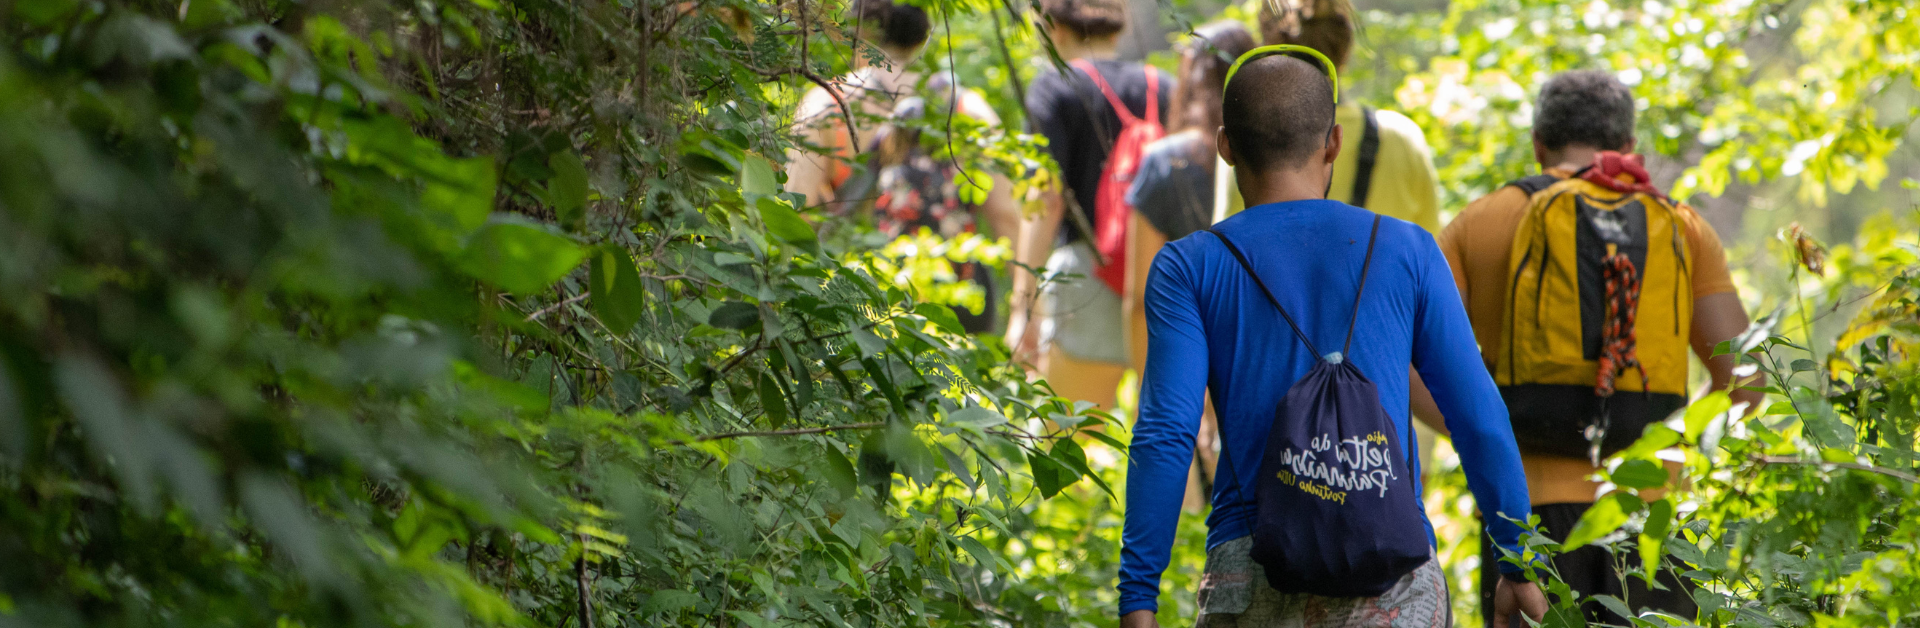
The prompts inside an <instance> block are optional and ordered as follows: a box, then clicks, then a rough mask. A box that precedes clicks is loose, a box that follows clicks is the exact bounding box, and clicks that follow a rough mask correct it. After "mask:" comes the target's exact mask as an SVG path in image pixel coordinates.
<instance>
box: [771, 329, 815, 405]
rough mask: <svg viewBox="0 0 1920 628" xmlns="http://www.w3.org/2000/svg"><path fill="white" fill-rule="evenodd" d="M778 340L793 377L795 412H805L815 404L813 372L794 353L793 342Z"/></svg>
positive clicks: (789, 373) (788, 372)
mask: <svg viewBox="0 0 1920 628" xmlns="http://www.w3.org/2000/svg"><path fill="white" fill-rule="evenodd" d="M763 312H764V310H763ZM776 342H777V344H778V345H779V346H780V356H781V357H782V358H784V359H785V361H786V363H787V376H789V377H791V378H793V379H792V380H791V382H792V384H793V386H792V388H793V408H794V412H805V411H806V409H807V406H809V405H812V404H813V373H812V371H809V370H807V362H806V361H805V360H801V359H800V357H799V356H798V355H796V354H795V353H794V351H793V343H790V342H787V340H786V339H785V338H782V339H780V340H778V341H776Z"/></svg>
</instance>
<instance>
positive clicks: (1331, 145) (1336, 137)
mask: <svg viewBox="0 0 1920 628" xmlns="http://www.w3.org/2000/svg"><path fill="white" fill-rule="evenodd" d="M1345 131H1346V129H1344V128H1341V126H1340V125H1339V124H1338V123H1335V124H1334V125H1333V132H1332V133H1329V134H1327V148H1326V154H1325V155H1322V157H1323V158H1325V159H1326V160H1327V163H1328V164H1332V163H1333V162H1334V161H1336V160H1338V159H1340V144H1341V141H1342V140H1341V137H1342V136H1343V135H1344V134H1345Z"/></svg>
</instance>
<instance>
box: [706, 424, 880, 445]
mask: <svg viewBox="0 0 1920 628" xmlns="http://www.w3.org/2000/svg"><path fill="white" fill-rule="evenodd" d="M886 424H887V423H886V422H885V421H873V422H869V423H853V424H849V425H828V426H825V427H803V428H799V429H791V430H764V431H753V432H727V433H725V434H708V435H706V436H701V437H699V438H695V439H693V440H691V441H681V443H682V444H687V443H704V442H707V441H716V440H726V439H730V438H746V437H748V436H801V435H805V434H824V433H826V432H843V431H853V430H870V429H873V428H876V427H880V426H882V425H886Z"/></svg>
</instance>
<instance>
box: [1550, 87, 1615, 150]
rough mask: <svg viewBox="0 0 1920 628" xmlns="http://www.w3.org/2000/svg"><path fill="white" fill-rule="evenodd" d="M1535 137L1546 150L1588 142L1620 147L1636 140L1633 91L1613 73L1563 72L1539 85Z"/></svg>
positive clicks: (1607, 146)
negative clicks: (1634, 134)
mask: <svg viewBox="0 0 1920 628" xmlns="http://www.w3.org/2000/svg"><path fill="white" fill-rule="evenodd" d="M1533 136H1534V137H1535V138H1538V139H1539V141H1540V144H1541V145H1542V146H1545V147H1546V148H1547V150H1560V149H1562V148H1566V147H1567V145H1568V144H1585V145H1587V146H1591V147H1594V148H1597V149H1600V150H1619V149H1622V148H1625V147H1626V146H1627V143H1628V142H1632V141H1633V92H1632V91H1631V90H1628V89H1627V86H1626V84H1624V83H1621V82H1620V79H1617V78H1614V76H1613V74H1612V73H1610V72H1603V71H1600V70H1574V71H1571V72H1561V73H1559V74H1556V75H1554V76H1553V78H1551V79H1547V84H1546V85H1544V86H1542V87H1541V88H1540V101H1539V102H1538V103H1535V104H1534V109H1533Z"/></svg>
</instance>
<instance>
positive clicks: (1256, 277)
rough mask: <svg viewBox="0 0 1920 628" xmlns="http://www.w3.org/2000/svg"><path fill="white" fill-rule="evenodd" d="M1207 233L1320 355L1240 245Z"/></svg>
mask: <svg viewBox="0 0 1920 628" xmlns="http://www.w3.org/2000/svg"><path fill="white" fill-rule="evenodd" d="M1207 233H1211V234H1213V237H1216V238H1220V242H1222V243H1224V244H1226V245H1227V250H1228V251H1231V252H1232V253H1233V258H1234V259H1236V260H1240V267H1241V268H1243V269H1246V271H1247V276H1249V277H1253V283H1254V284H1256V285H1258V286H1260V292H1261V294H1265V295H1267V302H1268V303H1272V304H1273V309H1276V310H1280V318H1284V319H1286V320H1287V326H1288V327H1292V328H1293V335H1295V336H1299V337H1300V342H1303V343H1306V345H1307V350H1308V351H1312V352H1313V355H1314V356H1316V357H1318V356H1319V355H1321V354H1320V349H1319V348H1317V347H1314V346H1313V341H1312V340H1309V339H1307V332H1304V331H1300V324H1299V323H1295V322H1293V315H1292V314H1288V313H1287V308H1286V306H1284V305H1280V300H1279V299H1276V298H1273V291H1272V290H1268V289H1267V282H1265V281H1262V280H1261V279H1260V273H1256V272H1253V264H1250V263H1248V262H1247V256H1246V255H1244V254H1242V253H1241V252H1240V247H1237V246H1234V245H1233V240H1231V239H1229V238H1227V234H1224V233H1220V232H1219V231H1216V230H1213V229H1208V230H1207ZM1368 246H1369V247H1371V246H1372V245H1371V244H1369V245H1368Z"/></svg>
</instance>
